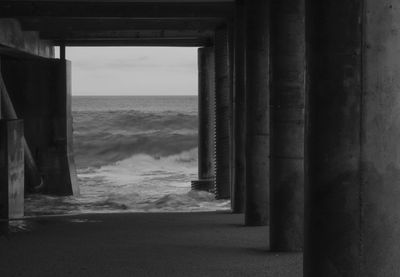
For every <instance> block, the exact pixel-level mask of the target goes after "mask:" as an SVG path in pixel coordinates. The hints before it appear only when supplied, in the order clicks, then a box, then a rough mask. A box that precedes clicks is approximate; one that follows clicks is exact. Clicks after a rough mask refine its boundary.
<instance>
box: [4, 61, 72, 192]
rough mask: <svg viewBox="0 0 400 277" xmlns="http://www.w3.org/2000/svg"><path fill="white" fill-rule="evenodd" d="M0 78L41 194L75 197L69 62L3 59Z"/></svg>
mask: <svg viewBox="0 0 400 277" xmlns="http://www.w3.org/2000/svg"><path fill="white" fill-rule="evenodd" d="M2 73H3V79H4V81H5V83H6V85H7V90H8V92H9V95H10V98H11V100H12V103H13V104H14V107H15V110H16V113H17V115H18V118H21V119H23V120H24V132H25V138H26V141H27V143H28V145H29V148H30V149H31V150H32V154H33V156H34V159H35V160H36V164H37V166H38V169H39V172H40V174H41V176H42V177H43V182H44V186H43V188H42V190H41V191H42V192H44V193H48V194H56V195H71V194H78V193H79V187H78V183H77V177H76V169H75V163H74V159H73V151H72V149H73V145H72V117H71V87H70V76H71V74H70V62H69V61H62V60H58V59H40V60H39V59H38V60H13V59H10V60H3V61H2Z"/></svg>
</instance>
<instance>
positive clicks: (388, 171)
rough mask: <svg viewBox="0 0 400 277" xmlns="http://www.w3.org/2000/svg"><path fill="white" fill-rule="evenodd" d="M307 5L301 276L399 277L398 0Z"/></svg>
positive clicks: (399, 80)
mask: <svg viewBox="0 0 400 277" xmlns="http://www.w3.org/2000/svg"><path fill="white" fill-rule="evenodd" d="M309 8H310V9H311V8H312V10H310V15H311V17H310V22H309V26H308V27H309V31H310V32H311V34H310V37H309V39H310V41H309V42H310V49H309V50H308V53H309V55H310V61H311V63H310V72H309V81H310V93H309V104H310V114H309V120H310V121H309V125H308V126H309V128H310V129H309V134H308V137H309V142H308V145H309V149H308V158H307V159H308V161H309V178H310V182H309V185H308V188H307V190H306V191H307V197H306V199H307V201H306V244H305V253H304V259H305V260H304V263H305V264H304V271H305V274H304V276H310V277H313V276H365V277H372V276H400V264H399V262H398V261H399V260H400V252H399V249H400V240H399V237H400V189H399V184H400V144H399V137H400V94H399V90H398V88H399V87H400V78H398V77H397V76H398V74H399V72H400V55H399V49H400V3H399V2H398V1H394V0H389V1H384V2H382V1H375V0H363V1H362V0H349V1H341V2H340V3H339V2H338V1H334V0H327V1H324V2H321V1H317V0H312V1H310V6H309ZM312 26H313V27H312Z"/></svg>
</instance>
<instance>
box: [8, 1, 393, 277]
mask: <svg viewBox="0 0 400 277" xmlns="http://www.w3.org/2000/svg"><path fill="white" fill-rule="evenodd" d="M88 45H90V46H110V45H113V46H190V47H199V48H200V50H199V80H200V84H199V100H200V101H199V103H200V104H199V109H200V110H201V111H202V112H200V113H199V115H200V120H199V121H200V123H199V125H200V126H199V130H200V132H199V136H200V138H199V140H200V143H199V145H201V146H200V147H199V148H201V149H203V150H202V151H200V152H199V155H201V158H199V161H200V162H201V163H200V167H199V180H194V188H196V189H198V187H202V189H204V190H207V191H212V192H215V193H216V197H217V198H220V199H230V200H232V202H231V203H232V207H231V208H232V213H243V214H244V216H242V215H233V214H228V213H226V214H196V215H193V214H179V215H178V214H153V215H149V214H132V215H98V216H78V217H65V218H52V219H36V220H29V221H28V222H30V223H29V224H31V225H32V230H31V231H27V232H19V233H15V234H11V236H10V239H9V240H7V239H2V241H1V244H2V245H0V273H4V274H0V275H2V276H3V275H5V276H7V275H10V274H11V273H12V274H11V276H13V274H14V273H15V275H18V274H21V276H79V275H81V276H85V275H92V276H160V275H166V276H273V277H275V276H301V275H302V273H301V272H302V266H301V264H302V262H301V260H302V255H301V254H293V253H295V252H296V251H304V263H303V264H304V276H305V277H321V276H322V277H331V276H332V277H333V276H334V277H336V276H345V277H347V276H348V277H361V276H362V277H376V276H385V277H398V276H400V264H399V262H398V261H399V259H400V250H399V249H400V240H399V237H400V201H399V200H400V144H399V139H400V94H399V93H398V91H399V87H400V77H399V76H400V74H399V73H400V52H399V49H400V4H399V1H394V0H386V1H376V0H346V1H336V0H325V1H319V0H236V1H234V0H214V1H211V0H204V1H201V0H186V1H185V0H151V1H144V0H142V1H140V0H119V1H117V0H115V1H113V0H101V1H94V0H74V1H67V0H59V1H57V0H41V1H22V0H21V1H20V0H16V1H1V2H0V61H1V75H0V76H3V77H2V78H1V80H0V81H1V83H0V85H1V86H0V89H1V95H2V97H1V102H2V103H1V116H0V118H1V121H2V122H1V124H0V125H1V126H3V127H2V128H1V129H2V130H3V131H2V134H1V136H0V137H1V141H0V144H1V145H3V146H6V148H7V149H1V151H0V172H1V174H2V175H4V176H1V177H2V178H1V180H4V181H3V183H1V184H0V185H1V186H2V187H1V188H0V192H2V193H3V194H2V195H0V196H2V197H1V198H0V199H1V201H2V202H1V203H0V204H1V205H3V209H2V210H3V213H2V214H3V215H2V217H3V218H4V219H5V220H7V219H10V218H12V217H18V216H20V215H21V207H18V204H19V203H23V193H22V192H23V191H24V189H23V187H24V186H25V190H26V187H27V182H29V181H31V182H32V180H33V179H34V178H31V177H29V176H36V177H37V176H39V178H37V179H42V181H40V180H39V181H38V180H36V179H35V180H36V181H37V182H36V183H35V184H34V185H33V186H32V187H31V188H43V186H42V184H44V188H47V189H42V190H41V192H44V193H49V194H59V195H71V194H77V193H78V192H79V188H78V186H77V185H76V182H75V181H74V178H75V177H74V176H75V168H74V162H73V155H72V153H73V152H72V149H71V145H72V128H71V110H70V79H69V62H68V61H66V60H65V47H66V46H88ZM55 46H59V47H60V53H61V55H60V59H55V58H54V47H55ZM8 99H10V100H8ZM16 120H17V121H18V122H14V121H16ZM17 125H18V126H17ZM12 130H16V132H14V133H13V135H12V134H11V133H12V132H11V131H12ZM15 136H17V137H18V138H17V139H18V143H15V141H16V139H15ZM24 139H25V140H26V141H25V142H24ZM22 150H23V152H24V157H22V154H21V153H22ZM24 162H25V164H24ZM22 169H24V170H25V178H28V179H25V180H24V178H22V175H23V174H22V173H23V172H24V171H23V170H22ZM12 172H19V174H18V176H19V177H18V178H11V177H12V176H13V174H12ZM14 177H15V176H14ZM29 178H30V179H29ZM49 180H50V182H49ZM54 180H56V181H54ZM46 181H47V185H46ZM24 182H25V183H24ZM200 183H201V184H205V185H203V186H199V184H200ZM51 185H53V186H55V187H51ZM13 191H14V192H18V193H13ZM4 206H5V208H4ZM13 209H15V210H13ZM15 215H18V216H15ZM5 222H6V221H5ZM29 224H28V225H29ZM245 226H246V227H245ZM250 226H251V227H250ZM265 226H268V227H265ZM269 230H271V232H269ZM3 245H5V247H3ZM268 251H273V252H268ZM282 251H283V252H285V253H288V254H282V255H281V254H279V253H280V252H282ZM289 253H291V254H289ZM28 261H29V262H28ZM87 272H88V273H90V274H86V273H87Z"/></svg>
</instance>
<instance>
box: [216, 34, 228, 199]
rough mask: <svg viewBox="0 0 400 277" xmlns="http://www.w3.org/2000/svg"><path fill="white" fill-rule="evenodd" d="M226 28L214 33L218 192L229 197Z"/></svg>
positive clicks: (221, 196)
mask: <svg viewBox="0 0 400 277" xmlns="http://www.w3.org/2000/svg"><path fill="white" fill-rule="evenodd" d="M229 60H230V59H229V43H228V30H227V28H226V27H225V28H220V29H217V30H216V34H215V84H216V91H215V105H216V121H215V123H216V125H215V127H216V129H215V137H216V140H215V143H216V174H215V178H216V188H215V190H216V196H217V198H219V199H228V198H230V195H231V182H232V180H231V176H232V164H231V163H232V137H231V135H232V98H231V78H230V74H231V73H230V64H229Z"/></svg>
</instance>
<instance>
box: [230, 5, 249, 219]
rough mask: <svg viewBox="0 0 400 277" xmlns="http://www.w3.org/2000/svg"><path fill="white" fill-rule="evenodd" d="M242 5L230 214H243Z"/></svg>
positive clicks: (237, 37) (237, 28) (238, 27)
mask: <svg viewBox="0 0 400 277" xmlns="http://www.w3.org/2000/svg"><path fill="white" fill-rule="evenodd" d="M243 9H244V3H243V1H237V2H236V18H235V20H236V21H235V33H234V49H233V51H234V93H233V98H234V99H233V105H234V111H233V116H234V120H233V123H234V130H233V131H234V163H235V170H234V173H233V190H232V196H231V199H232V212H234V213H243V212H244V190H245V184H246V170H245V169H246V167H245V166H246V155H245V152H246V151H245V150H246V148H245V142H246V101H245V100H246V99H245V91H246V84H245V51H244V49H245V48H244V40H245V22H244V11H243Z"/></svg>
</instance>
